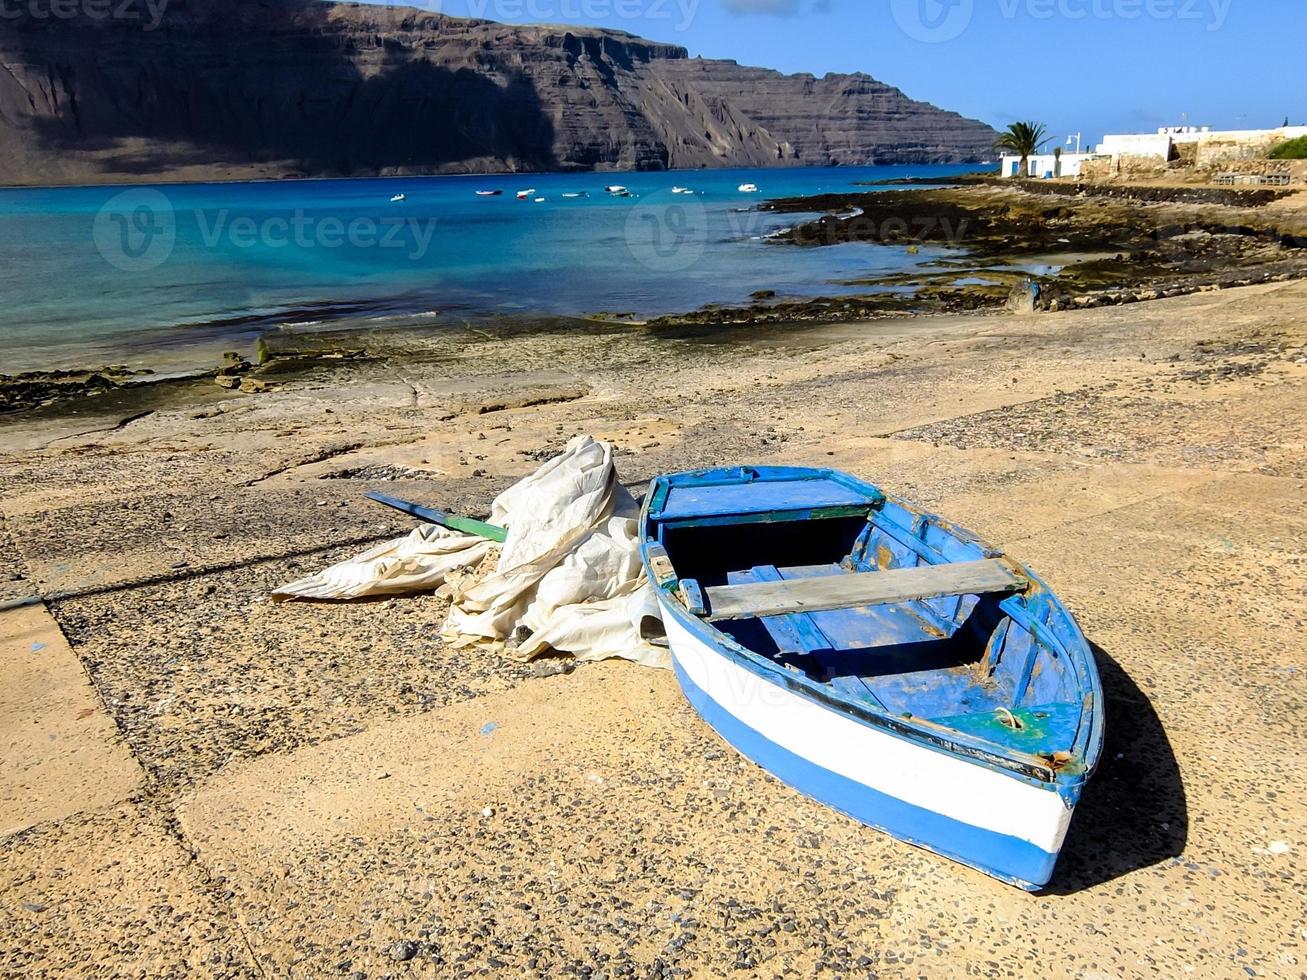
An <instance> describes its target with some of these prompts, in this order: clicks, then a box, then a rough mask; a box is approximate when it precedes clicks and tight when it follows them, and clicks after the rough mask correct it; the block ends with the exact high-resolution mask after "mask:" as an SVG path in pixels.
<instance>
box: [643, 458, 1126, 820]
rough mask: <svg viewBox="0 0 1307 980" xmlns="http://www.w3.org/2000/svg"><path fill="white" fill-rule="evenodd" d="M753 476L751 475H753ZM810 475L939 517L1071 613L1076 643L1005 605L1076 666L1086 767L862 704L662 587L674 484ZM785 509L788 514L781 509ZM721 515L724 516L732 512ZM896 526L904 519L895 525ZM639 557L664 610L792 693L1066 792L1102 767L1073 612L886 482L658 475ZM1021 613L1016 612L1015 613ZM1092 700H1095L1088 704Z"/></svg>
mask: <svg viewBox="0 0 1307 980" xmlns="http://www.w3.org/2000/svg"><path fill="white" fill-rule="evenodd" d="M746 474H748V475H749V476H747V477H746ZM732 477H733V478H732ZM811 479H828V480H833V481H835V482H838V483H841V484H843V485H846V486H852V487H855V488H856V489H858V490H860V491H862V492H865V493H867V495H868V497H869V499H870V500H871V501H873V503H869V504H868V511H869V512H870V511H872V510H875V509H877V508H879V507H883V506H884V504H885V503H893V504H895V505H897V506H899V507H902V508H904V509H905V510H907V511H909V512H910V513H913V514H915V515H917V516H919V517H921V518H925V519H929V520H931V521H933V522H935V524H936V526H937V527H939V528H940V529H941V530H944V531H945V532H946V533H948V534H950V535H952V536H954V537H955V538H957V539H958V540H960V541H963V542H964V543H968V544H974V545H976V546H978V547H980V548H982V549H984V550H985V552H986V553H990V552H992V553H993V554H994V555H996V556H1003V557H1005V558H1007V560H1008V561H1009V562H1011V564H1012V565H1013V566H1014V567H1015V568H1016V569H1017V571H1018V572H1019V573H1020V574H1022V575H1024V576H1025V577H1026V578H1027V579H1029V581H1030V583H1031V592H1030V593H1028V594H1034V595H1037V596H1041V597H1043V598H1044V599H1045V600H1046V601H1047V602H1048V603H1049V604H1050V606H1051V608H1052V609H1053V610H1054V611H1056V612H1058V613H1060V614H1061V615H1063V616H1064V617H1065V618H1066V622H1067V624H1068V625H1069V626H1070V627H1071V628H1072V630H1073V631H1074V635H1073V637H1072V639H1073V641H1074V642H1073V644H1072V645H1071V646H1070V647H1069V646H1068V645H1067V644H1066V643H1065V642H1064V641H1062V639H1061V638H1060V637H1057V636H1055V635H1053V634H1052V632H1051V630H1050V629H1049V628H1048V627H1047V626H1045V625H1044V624H1042V623H1039V622H1038V619H1037V617H1036V616H1035V615H1034V614H1033V612H1032V611H1031V610H1030V609H1029V608H1028V606H1027V602H1026V598H1025V597H1023V596H1021V595H1012V596H1008V597H1007V598H1006V599H1005V600H1003V601H1002V602H1001V603H1000V609H1001V610H1002V611H1003V612H1004V613H1005V614H1006V615H1008V616H1009V617H1010V618H1011V619H1012V620H1013V621H1014V622H1016V623H1017V625H1018V626H1020V627H1021V628H1023V629H1026V630H1028V631H1030V632H1031V635H1032V638H1033V639H1036V640H1037V641H1038V642H1042V643H1044V644H1046V645H1048V646H1050V647H1051V648H1052V649H1053V651H1054V652H1055V653H1058V654H1060V655H1063V656H1065V657H1066V658H1067V660H1068V661H1070V662H1071V664H1072V665H1073V669H1074V671H1075V677H1076V681H1077V687H1078V689H1079V690H1080V691H1081V705H1080V707H1081V715H1080V724H1079V727H1078V729H1077V731H1076V735H1075V737H1074V739H1073V740H1072V743H1071V746H1070V747H1069V749H1068V750H1067V751H1068V752H1069V754H1070V755H1071V758H1072V760H1074V761H1078V762H1079V763H1080V764H1079V765H1076V766H1063V767H1058V766H1056V765H1055V763H1054V762H1053V760H1051V759H1050V758H1048V757H1045V756H1038V755H1032V754H1030V753H1024V752H1021V751H1020V750H1017V749H1010V748H1007V747H1005V746H1002V745H999V744H997V743H994V742H990V741H988V740H986V739H983V738H979V737H973V736H970V735H967V734H966V733H963V732H958V731H956V730H954V729H950V728H947V727H945V726H937V727H936V726H932V725H931V724H930V722H929V721H928V720H927V719H924V718H916V717H915V716H910V715H909V716H906V717H905V716H899V715H893V714H891V713H890V712H889V711H887V710H884V709H878V708H876V707H875V706H874V705H872V704H870V703H861V702H858V701H855V700H853V699H851V698H849V697H846V696H843V695H842V694H841V693H840V692H837V691H835V690H833V689H832V688H831V687H830V686H829V685H827V684H823V683H820V682H818V681H816V680H814V679H812V678H810V677H808V676H807V675H800V674H795V673H792V672H790V671H788V670H786V669H784V668H783V667H782V666H781V665H780V664H777V663H776V662H774V661H772V660H770V659H768V658H764V657H763V656H762V655H761V654H759V653H757V652H756V651H753V650H750V649H749V648H748V647H745V646H744V645H743V644H741V643H739V642H737V641H736V640H734V639H733V638H732V637H731V636H729V635H728V634H726V633H724V632H723V631H721V630H720V629H717V628H716V626H714V625H713V624H712V623H709V622H706V621H704V620H702V619H700V618H699V617H697V616H693V615H691V614H690V612H689V611H688V610H687V609H685V608H684V607H682V606H681V605H680V603H678V602H677V601H676V599H675V598H674V597H673V596H672V595H671V593H670V591H669V590H668V589H666V588H659V587H658V586H657V584H656V583H657V576H656V575H655V573H654V571H653V569H652V567H651V566H650V561H649V554H648V549H649V545H651V544H656V543H658V542H657V540H656V539H655V538H653V537H651V535H650V531H651V530H652V528H653V525H654V524H655V523H662V522H661V521H660V519H659V517H658V514H659V513H661V511H662V505H663V504H664V503H665V502H666V499H667V496H668V493H669V492H670V490H671V488H672V486H673V483H674V482H676V483H680V484H683V485H691V486H696V487H704V486H729V485H732V484H735V483H747V482H751V481H752V480H772V481H776V482H789V481H798V480H811ZM781 513H789V512H784V511H782V512H781ZM720 516H722V517H725V516H728V515H720ZM753 516H756V515H753ZM868 519H870V517H869V518H868ZM666 523H667V525H668V526H677V525H678V524H680V523H682V522H680V521H677V520H676V519H673V520H670V521H668V522H666ZM891 523H894V522H891ZM895 526H896V527H897V526H899V525H897V524H895ZM640 557H641V561H642V563H643V564H644V567H645V572H646V575H647V576H648V577H649V580H650V582H651V583H654V588H655V590H656V591H657V592H658V594H659V598H660V604H661V605H662V608H663V609H664V611H665V612H670V613H671V615H673V616H674V617H676V619H677V620H678V621H679V622H680V623H681V625H682V626H684V627H685V628H687V629H688V630H689V631H690V632H691V633H692V634H694V635H696V636H698V637H699V638H700V639H702V640H704V641H705V642H707V643H708V644H710V645H711V646H712V647H713V648H715V649H717V650H718V651H719V652H720V653H721V654H722V655H723V656H727V657H729V658H730V659H731V660H732V661H733V662H736V663H739V664H740V665H741V666H743V667H744V668H746V669H748V670H749V671H751V672H752V673H754V674H756V675H758V676H760V677H761V678H763V679H764V680H766V681H768V682H769V683H772V684H775V685H777V686H780V687H783V688H785V689H787V690H790V691H793V692H795V693H797V694H799V695H801V696H803V697H806V698H808V699H809V700H812V701H814V702H816V703H818V704H820V705H823V706H824V707H827V708H831V709H834V710H838V711H840V712H842V713H844V714H846V715H848V716H849V717H851V718H853V719H854V720H856V721H858V722H860V723H862V724H865V725H869V726H871V727H875V728H878V729H881V730H885V731H887V732H889V733H890V734H892V735H895V736H896V737H898V738H902V739H905V740H908V741H911V742H914V743H916V744H920V745H924V746H925V747H927V748H929V749H932V750H934V751H937V752H941V753H944V754H946V755H950V756H953V757H955V758H965V759H967V760H968V761H971V762H973V763H975V764H978V765H982V766H985V767H987V768H990V769H1001V770H1003V771H1005V772H1007V773H1008V774H1010V775H1013V776H1017V777H1019V778H1022V779H1025V780H1026V781H1028V782H1031V783H1034V784H1036V785H1040V786H1046V787H1053V788H1055V789H1056V790H1057V791H1058V792H1059V793H1060V794H1062V795H1063V796H1064V797H1065V796H1069V795H1074V794H1078V792H1079V790H1080V788H1081V787H1083V785H1084V784H1085V782H1087V781H1088V780H1089V778H1090V777H1091V776H1092V775H1093V773H1094V771H1095V770H1096V768H1097V766H1098V762H1099V758H1100V756H1101V754H1102V746H1103V735H1104V713H1103V691H1102V681H1101V678H1100V676H1099V673H1098V670H1097V667H1096V664H1095V662H1094V658H1093V652H1092V650H1091V649H1090V647H1089V643H1088V641H1087V640H1086V639H1085V636H1084V633H1083V631H1082V630H1081V629H1080V625H1079V623H1078V622H1076V619H1075V617H1074V616H1073V615H1072V613H1071V611H1070V610H1069V609H1067V608H1066V606H1065V605H1064V604H1063V603H1062V601H1061V600H1060V599H1059V598H1058V596H1057V595H1056V593H1054V592H1053V590H1052V589H1050V588H1049V587H1048V585H1047V583H1046V582H1044V580H1043V579H1041V578H1040V577H1039V576H1038V575H1037V574H1035V572H1033V571H1032V570H1031V569H1030V568H1029V567H1028V566H1026V565H1024V564H1022V563H1020V562H1017V561H1015V560H1013V559H1011V558H1010V557H1007V556H1004V555H1003V552H1002V551H1000V550H998V549H994V548H993V547H992V546H990V545H988V544H987V543H986V542H985V541H984V540H983V539H981V538H980V537H978V536H977V535H975V534H973V533H972V532H970V531H968V530H966V529H965V528H962V527H959V526H958V525H956V524H954V523H952V522H951V521H948V520H947V519H944V518H941V517H938V516H937V515H935V514H931V513H929V512H928V511H925V510H923V509H922V508H920V507H917V506H915V505H913V504H911V503H909V502H908V501H905V500H903V499H902V498H898V497H894V496H892V495H889V494H886V493H885V492H884V491H883V490H881V489H880V488H879V487H876V486H874V485H872V484H870V483H866V482H865V481H863V480H859V479H858V478H857V477H854V476H852V475H851V474H848V473H843V472H840V471H838V470H830V469H817V468H811V469H809V468H802V467H735V468H730V469H710V470H697V471H692V472H689V473H681V474H667V475H661V476H657V477H655V478H654V479H653V480H652V481H651V483H650V485H649V490H648V492H647V493H646V494H645V498H644V503H643V506H642V507H641V513H640ZM1014 612H1015V613H1016V615H1013V613H1014ZM673 652H674V651H673ZM1086 701H1088V702H1089V703H1088V704H1086V703H1085V702H1086ZM932 729H933V730H932Z"/></svg>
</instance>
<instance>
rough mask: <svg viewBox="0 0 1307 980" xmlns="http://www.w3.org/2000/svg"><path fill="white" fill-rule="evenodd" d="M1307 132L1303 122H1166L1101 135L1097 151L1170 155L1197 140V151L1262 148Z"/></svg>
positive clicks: (1168, 156)
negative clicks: (1265, 125)
mask: <svg viewBox="0 0 1307 980" xmlns="http://www.w3.org/2000/svg"><path fill="white" fill-rule="evenodd" d="M1300 136H1307V126H1281V127H1279V128H1278V129H1225V130H1220V129H1212V128H1211V127H1210V126H1168V127H1164V128H1162V129H1159V130H1158V131H1157V132H1156V133H1132V134H1126V135H1111V136H1104V137H1103V142H1102V143H1100V144H1098V149H1099V152H1100V153H1102V154H1104V155H1106V156H1111V157H1113V158H1116V157H1123V156H1131V157H1154V158H1157V159H1161V160H1170V159H1172V158H1173V157H1174V156H1175V155H1176V153H1175V147H1177V146H1183V145H1187V144H1197V145H1198V147H1199V150H1200V151H1201V150H1202V149H1203V148H1204V147H1207V146H1221V145H1229V146H1244V147H1249V148H1263V147H1267V146H1270V145H1271V144H1272V143H1278V142H1280V141H1281V140H1292V139H1297V138H1298V137H1300Z"/></svg>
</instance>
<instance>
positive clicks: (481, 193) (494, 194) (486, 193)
mask: <svg viewBox="0 0 1307 980" xmlns="http://www.w3.org/2000/svg"><path fill="white" fill-rule="evenodd" d="M503 193H504V192H503V191H477V192H476V194H477V197H499V195H501V194H503Z"/></svg>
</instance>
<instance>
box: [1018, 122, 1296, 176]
mask: <svg viewBox="0 0 1307 980" xmlns="http://www.w3.org/2000/svg"><path fill="white" fill-rule="evenodd" d="M1301 136H1307V126H1281V127H1279V128H1277V129H1235V130H1214V129H1212V128H1211V127H1209V126H1173V127H1165V128H1162V129H1159V130H1158V131H1157V132H1156V133H1123V134H1109V135H1107V136H1104V137H1103V141H1102V142H1101V143H1099V144H1098V146H1097V147H1095V148H1093V149H1091V150H1089V151H1087V152H1084V153H1064V154H1062V156H1061V159H1060V160H1059V159H1058V158H1057V157H1056V155H1055V154H1052V153H1041V154H1037V155H1034V156H1031V157H1030V159H1029V163H1028V171H1027V176H1030V177H1042V178H1050V177H1079V176H1081V175H1082V173H1085V172H1087V171H1088V170H1089V169H1093V170H1095V171H1097V170H1099V169H1100V168H1101V169H1102V170H1103V171H1104V172H1108V173H1122V172H1127V171H1133V170H1141V169H1162V168H1164V167H1165V166H1166V165H1167V164H1168V163H1170V162H1172V161H1178V160H1183V161H1185V162H1187V163H1188V164H1190V165H1191V166H1194V167H1198V168H1213V167H1219V166H1221V165H1222V164H1229V165H1231V166H1236V165H1238V164H1240V163H1242V162H1246V161H1251V160H1262V159H1264V158H1265V156H1266V151H1267V150H1268V149H1270V148H1271V147H1272V146H1274V145H1275V144H1276V143H1280V142H1282V141H1284V140H1292V139H1297V138H1299V137H1301ZM1089 161H1095V163H1094V166H1093V167H1092V168H1090V167H1089V166H1088V164H1089ZM1020 171H1021V158H1020V157H1019V156H1015V155H1013V154H1004V155H1003V165H1002V171H1001V172H1002V174H1003V176H1004V177H1016V176H1019V175H1020Z"/></svg>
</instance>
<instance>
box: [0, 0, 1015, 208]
mask: <svg viewBox="0 0 1307 980" xmlns="http://www.w3.org/2000/svg"><path fill="white" fill-rule="evenodd" d="M17 9H19V10H27V9H28V8H27V7H22V6H20V7H19V8H17ZM111 9H113V8H111ZM121 9H124V10H126V11H128V12H132V11H134V12H135V14H136V16H135V18H131V17H128V18H126V19H124V18H115V17H109V18H106V19H99V20H92V19H90V18H88V17H86V16H84V15H83V16H77V17H71V18H63V19H61V18H57V17H51V16H46V17H42V18H35V17H31V16H26V15H25V16H19V17H16V18H7V19H6V20H5V21H4V22H2V23H0V64H3V68H4V70H3V71H0V183H8V184H53V183H68V182H98V181H133V180H145V179H150V180H160V179H163V180H183V179H227V178H248V177H266V176H353V175H370V174H413V173H470V172H478V171H539V170H591V169H593V170H627V169H663V168H694V167H754V166H805V165H806V166H823V165H855V164H868V163H928V162H956V161H966V160H971V159H976V158H978V157H980V156H982V155H984V154H986V153H987V152H988V151H989V150H990V149H991V147H992V145H993V141H994V138H995V133H994V131H993V130H992V129H990V127H988V126H986V125H985V124H984V123H980V122H977V121H975V120H971V119H965V118H963V117H961V116H959V115H957V114H956V113H951V112H946V111H944V110H942V109H938V108H936V107H935V106H932V105H930V104H928V103H923V102H915V101H913V100H911V99H909V98H908V97H907V96H905V95H904V94H903V93H902V92H900V91H899V90H898V89H896V88H893V87H891V86H889V85H885V84H883V83H881V82H878V81H876V80H875V79H873V78H871V77H869V76H867V75H862V74H855V75H827V76H826V77H824V78H815V77H813V76H811V75H783V74H781V73H779V72H775V71H769V70H767V69H762V68H746V67H742V66H740V65H737V64H736V63H735V62H731V61H713V60H705V59H700V58H691V57H689V54H688V52H687V51H686V50H685V49H684V48H681V47H677V46H674V45H669V44H660V43H656V42H652V41H647V40H643V39H641V38H638V37H635V36H633V35H630V34H625V33H622V32H618V31H609V30H595V29H588V28H579V27H561V26H509V25H504V24H498V23H494V22H492V21H486V20H469V19H464V18H455V17H447V16H442V15H440V14H435V13H429V12H424V11H419V10H415V9H411V8H386V7H378V6H369V5H360V4H331V3H321V2H316V0H267V2H263V3H254V2H248V0H226V2H225V3H219V2H216V0H172V2H171V3H167V4H163V5H161V6H159V8H158V9H159V16H158V17H157V23H154V22H153V21H152V20H151V12H150V8H149V7H147V6H146V5H145V3H143V2H141V0H136V2H135V4H134V5H126V6H124V7H123V8H121Z"/></svg>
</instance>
